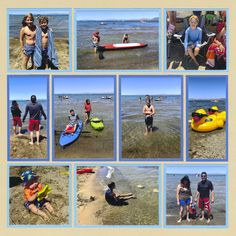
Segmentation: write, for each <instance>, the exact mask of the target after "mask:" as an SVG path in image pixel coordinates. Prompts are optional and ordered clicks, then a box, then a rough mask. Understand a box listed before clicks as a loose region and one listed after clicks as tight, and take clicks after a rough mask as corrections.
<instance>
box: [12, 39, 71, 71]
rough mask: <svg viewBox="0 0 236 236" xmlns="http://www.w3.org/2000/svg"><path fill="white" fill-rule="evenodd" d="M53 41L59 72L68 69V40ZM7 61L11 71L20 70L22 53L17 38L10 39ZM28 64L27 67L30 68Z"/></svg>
mask: <svg viewBox="0 0 236 236" xmlns="http://www.w3.org/2000/svg"><path fill="white" fill-rule="evenodd" d="M54 40H55V48H56V50H57V55H58V63H59V70H68V69H69V40H67V39H64V38H57V39H54ZM9 59H10V62H9V63H10V65H9V68H10V69H11V70H21V69H22V60H23V53H22V52H21V49H20V40H19V39H18V38H10V42H9ZM30 64H31V63H30V62H29V64H28V67H30Z"/></svg>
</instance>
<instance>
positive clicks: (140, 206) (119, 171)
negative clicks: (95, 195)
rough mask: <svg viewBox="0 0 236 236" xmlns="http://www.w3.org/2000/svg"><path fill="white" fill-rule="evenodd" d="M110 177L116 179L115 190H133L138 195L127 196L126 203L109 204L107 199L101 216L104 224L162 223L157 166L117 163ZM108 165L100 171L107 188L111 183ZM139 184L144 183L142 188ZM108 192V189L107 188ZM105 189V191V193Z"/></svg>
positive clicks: (98, 174)
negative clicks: (129, 197)
mask: <svg viewBox="0 0 236 236" xmlns="http://www.w3.org/2000/svg"><path fill="white" fill-rule="evenodd" d="M114 168H115V171H114V174H113V176H112V178H111V181H114V182H115V183H116V189H115V192H116V193H118V194H119V193H128V192H132V193H134V194H135V195H136V197H137V199H130V200H128V203H129V204H128V205H125V206H110V205H108V204H107V203H106V202H105V206H104V211H102V213H101V215H100V217H102V222H103V224H104V225H157V224H158V223H159V217H158V211H159V205H158V199H159V193H154V192H153V189H159V184H158V178H159V177H158V175H159V168H158V167H125V166H123V167H114ZM106 175H107V167H102V168H101V169H99V170H98V171H97V176H98V181H99V183H100V185H101V186H102V189H104V190H105V188H106V185H107V183H108V179H107V178H106V177H105V176H106ZM137 185H143V186H144V188H142V189H140V188H138V187H137ZM104 192H105V191H104ZM104 192H103V193H102V194H104Z"/></svg>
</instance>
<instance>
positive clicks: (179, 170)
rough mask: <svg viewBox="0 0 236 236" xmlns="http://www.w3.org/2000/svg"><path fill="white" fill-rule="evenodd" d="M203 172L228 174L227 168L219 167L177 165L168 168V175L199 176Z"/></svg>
mask: <svg viewBox="0 0 236 236" xmlns="http://www.w3.org/2000/svg"><path fill="white" fill-rule="evenodd" d="M203 171H205V172H207V174H227V168H226V166H219V165H189V166H186V165H179V166H177V165H176V166H168V167H167V168H166V173H167V174H183V175H185V174H198V173H201V172H203Z"/></svg>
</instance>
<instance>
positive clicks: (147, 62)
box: [77, 21, 159, 70]
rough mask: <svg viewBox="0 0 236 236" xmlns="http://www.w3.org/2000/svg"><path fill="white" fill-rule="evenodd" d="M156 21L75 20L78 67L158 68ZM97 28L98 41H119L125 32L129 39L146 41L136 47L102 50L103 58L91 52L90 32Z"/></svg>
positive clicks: (157, 28)
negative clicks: (99, 38) (141, 45)
mask: <svg viewBox="0 0 236 236" xmlns="http://www.w3.org/2000/svg"><path fill="white" fill-rule="evenodd" d="M158 30H159V23H158V22H157V21H153V22H145V23H142V22H140V21H104V24H103V25H101V22H99V21H77V68H78V69H113V70H114V69H158V68H159V59H158V57H159V43H158V40H159V33H158ZM95 31H99V32H100V35H101V41H100V45H102V44H106V43H108V44H110V43H121V42H122V38H123V35H124V34H125V33H128V34H129V38H130V42H135V43H138V42H139V43H141V42H143V43H147V44H148V46H147V47H145V48H140V49H132V50H118V51H106V52H104V57H105V59H104V60H99V59H98V55H96V54H94V51H93V45H92V40H91V37H92V34H93V32H95Z"/></svg>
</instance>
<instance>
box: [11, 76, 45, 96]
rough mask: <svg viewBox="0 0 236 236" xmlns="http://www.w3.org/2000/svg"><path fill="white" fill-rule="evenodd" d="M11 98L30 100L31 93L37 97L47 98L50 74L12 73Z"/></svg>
mask: <svg viewBox="0 0 236 236" xmlns="http://www.w3.org/2000/svg"><path fill="white" fill-rule="evenodd" d="M8 81H9V98H10V100H29V99H30V97H31V95H36V96H37V99H47V84H48V76H46V75H40V76H39V75H30V76H28V75H27V76H26V75H17V76H14V75H10V76H9V80H8Z"/></svg>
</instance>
